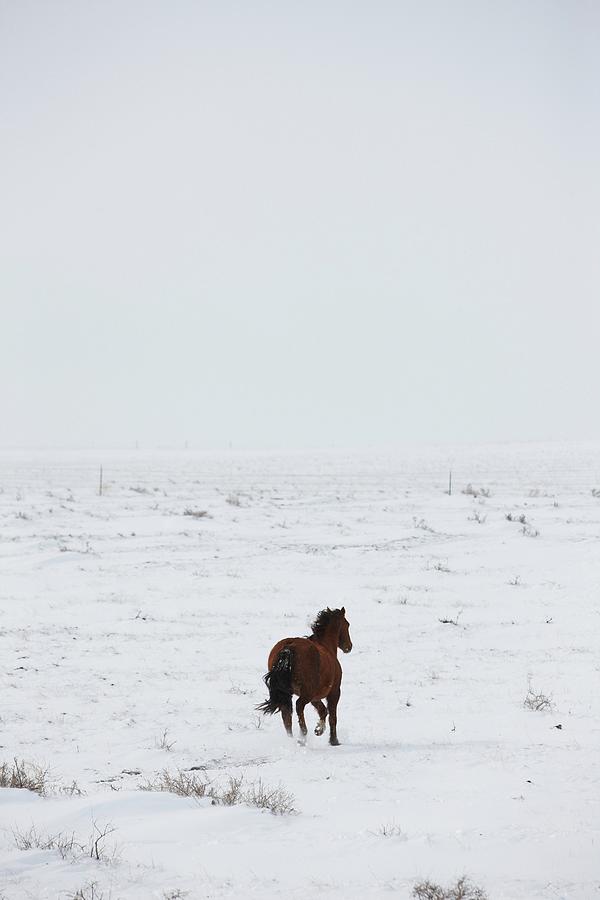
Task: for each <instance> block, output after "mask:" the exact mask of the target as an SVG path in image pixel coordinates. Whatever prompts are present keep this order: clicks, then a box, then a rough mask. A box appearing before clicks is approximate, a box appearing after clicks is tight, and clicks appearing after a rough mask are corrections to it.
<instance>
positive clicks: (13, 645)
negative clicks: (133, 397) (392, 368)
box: [0, 444, 600, 900]
mask: <svg viewBox="0 0 600 900" xmlns="http://www.w3.org/2000/svg"><path fill="white" fill-rule="evenodd" d="M100 464H102V466H103V469H104V493H103V495H102V496H99V495H98V480H99V468H100ZM450 465H451V466H452V469H453V482H454V483H453V487H454V489H453V493H452V496H449V495H448V494H447V492H446V491H447V480H448V469H449V467H450ZM468 484H471V485H472V486H473V492H474V493H463V489H464V488H466V486H467V485H468ZM481 489H484V493H483V494H482V493H479V491H480V490H481ZM595 489H600V445H592V444H586V445H565V444H555V445H551V444H530V445H503V446H502V445H497V446H480V447H455V448H452V449H449V448H447V447H444V448H440V447H437V448H436V447H426V448H422V447H421V448H412V449H410V450H407V449H403V450H400V451H397V452H392V451H388V452H385V453H383V452H381V453H376V452H372V453H367V452H363V453H343V452H340V451H331V452H321V453H312V454H311V453H297V454H294V453H289V454H266V453H264V454H258V453H254V454H251V453H236V452H229V453H223V454H220V455H218V454H208V453H195V452H191V451H190V452H184V451H181V452H166V451H164V452H152V453H151V452H144V451H139V452H133V451H132V452H130V453H114V452H112V453H109V452H104V453H82V452H78V453H74V452H58V451H56V452H50V451H49V452H44V453H42V452H37V453H33V452H31V453H25V452H20V453H17V452H8V451H5V452H3V453H1V454H0V491H1V493H0V510H1V518H0V573H1V581H0V591H1V606H0V648H1V654H0V659H1V660H2V670H1V671H2V704H1V706H0V745H1V749H0V763H1V762H2V761H4V762H6V763H7V764H8V765H9V767H10V765H12V761H13V758H14V757H17V758H18V759H19V760H25V761H26V762H27V763H29V764H37V765H40V766H43V767H47V768H48V769H49V773H50V774H49V776H48V779H49V782H50V784H49V788H48V791H47V796H45V797H40V796H38V795H37V794H35V793H32V792H30V791H27V790H19V789H15V788H4V789H2V790H0V897H1V898H2V900H21V898H33V900H49V898H52V900H72V898H78V900H91V898H94V900H109V898H110V900H120V898H127V900H129V898H131V900H148V898H158V900H163V898H177V897H188V898H204V897H216V898H220V897H239V898H242V897H250V896H251V897H257V898H270V897H274V898H275V897H277V898H278V897H286V898H303V900H304V898H307V897H308V898H310V897H316V896H319V897H327V898H364V897H376V898H379V897H381V898H383V897H389V896H398V897H400V898H406V900H408V898H410V897H411V893H412V890H413V886H414V884H415V883H416V882H419V881H423V880H424V879H426V878H429V879H431V880H432V881H434V882H436V883H439V884H442V885H448V884H450V883H453V882H455V881H456V879H457V878H458V877H459V876H461V875H462V874H463V873H466V874H467V875H469V876H470V878H471V879H472V881H473V883H474V884H477V885H479V886H481V887H482V888H483V889H485V891H486V893H487V896H488V897H489V898H490V900H500V898H504V900H521V898H522V900H535V898H552V900H555V898H562V900H567V898H568V900H593V898H594V897H598V898H600V752H599V751H600V604H599V597H598V590H599V585H600V551H599V543H598V539H599V536H600V491H599V494H598V496H596V495H595V494H594V493H593V491H594V490H595ZM488 492H489V496H486V495H485V494H486V493H488ZM474 494H477V496H474ZM186 510H187V511H188V513H189V512H190V511H191V512H196V513H200V512H202V511H206V512H207V513H208V515H206V516H198V515H196V516H194V515H190V514H187V515H186ZM508 515H510V519H509V518H507V516H508ZM521 517H523V521H519V519H520V518H521ZM511 519H512V520H511ZM342 604H345V606H346V610H347V616H348V619H349V621H350V631H351V636H352V640H353V642H354V650H353V652H352V653H351V654H350V655H348V656H343V655H341V662H342V666H343V669H344V681H343V684H342V698H341V702H340V706H339V719H338V733H339V737H340V740H341V746H340V747H330V746H329V744H328V743H327V737H326V736H324V737H321V738H318V737H316V736H315V735H314V734H313V728H314V725H315V724H316V714H315V713H314V710H312V709H311V708H310V707H309V708H307V721H308V724H309V737H308V742H307V744H306V746H301V745H299V744H298V743H297V741H296V740H295V739H294V740H292V741H290V740H289V739H287V738H286V735H285V733H284V730H283V727H282V724H281V719H280V717H277V718H272V719H262V718H261V717H259V716H257V714H256V713H255V711H254V707H255V705H256V704H257V703H259V702H260V701H262V700H263V699H264V698H265V696H266V694H265V688H264V685H263V683H262V681H261V677H262V675H263V674H264V672H265V668H266V658H267V654H268V651H269V649H270V647H271V646H272V644H273V643H274V642H275V641H276V640H278V639H279V638H281V637H285V636H288V635H302V634H306V633H307V632H308V630H309V625H310V621H311V620H312V618H313V617H314V616H315V614H316V613H317V612H318V611H319V610H320V609H321V608H323V607H326V606H328V605H329V606H331V607H337V606H341V605H342ZM444 619H445V620H450V621H446V622H443V621H441V620H444ZM530 687H531V689H532V691H533V692H534V693H537V694H543V695H544V697H545V698H547V699H548V701H549V702H550V703H551V705H550V706H549V707H547V708H546V709H542V710H535V709H530V708H527V706H525V705H524V701H525V699H526V697H527V695H528V690H529V688H530ZM529 696H530V697H531V694H530V695H529ZM295 725H296V723H295ZM559 726H560V727H559ZM296 733H297V725H296ZM192 767H195V769H194V771H193V772H190V770H191V769H192ZM165 770H166V771H168V772H169V773H171V774H173V775H176V774H177V773H178V772H179V771H183V772H185V773H186V774H187V775H193V776H195V777H196V779H202V780H204V781H205V782H207V783H210V785H211V786H212V788H213V790H215V791H221V790H223V789H224V788H225V787H226V786H228V785H229V784H230V782H229V779H230V778H231V777H233V778H234V779H236V778H237V779H239V777H240V776H243V782H242V785H243V789H244V790H247V789H250V788H251V786H252V785H254V787H255V789H256V788H257V785H258V783H259V781H260V782H262V785H263V787H265V786H266V788H269V789H270V788H278V787H281V788H282V789H283V791H287V792H289V793H290V794H292V795H293V804H292V805H293V807H294V812H293V813H291V814H290V813H285V814H283V815H275V814H273V813H271V812H270V811H269V810H268V809H260V808H257V807H256V806H253V805H251V804H247V803H241V804H235V805H232V806H226V805H223V804H221V803H217V804H215V803H213V802H211V800H210V799H207V798H204V799H200V800H198V799H193V798H186V797H180V796H176V795H175V794H172V793H169V792H159V791H141V790H140V786H143V785H147V783H148V782H149V781H150V782H153V781H154V782H155V781H156V779H157V777H158V776H159V775H160V773H161V772H163V771H165ZM73 781H75V782H76V785H77V787H78V789H79V791H81V792H82V793H81V794H79V792H78V791H77V790H74V789H73ZM69 786H71V790H69V789H68V788H69ZM32 826H34V827H35V835H37V838H36V837H35V835H34V836H33V837H32V834H31V832H30V829H31V828H32ZM107 826H109V827H110V828H111V829H114V830H112V831H111V832H110V833H109V834H107V835H106V837H104V838H103V839H101V840H100V842H99V856H100V859H99V860H97V859H94V858H91V857H90V849H91V847H92V844H91V842H90V838H91V836H92V835H93V834H95V835H96V836H98V833H99V831H100V832H101V831H104V830H105V829H106V828H107ZM95 829H96V830H95ZM27 835H29V837H30V839H31V840H30V842H31V843H32V846H31V847H30V849H19V846H17V845H18V844H20V845H21V846H22V845H23V839H24V838H27ZM57 835H60V836H62V837H61V839H60V840H62V842H63V843H64V840H65V839H66V838H68V837H71V838H73V840H74V844H73V847H72V848H71V849H70V850H69V849H63V852H62V853H61V852H59V850H57V849H44V844H45V843H46V844H47V842H48V839H49V838H50V837H55V838H56V836H57ZM36 843H37V844H38V845H40V846H36ZM80 848H83V849H80Z"/></svg>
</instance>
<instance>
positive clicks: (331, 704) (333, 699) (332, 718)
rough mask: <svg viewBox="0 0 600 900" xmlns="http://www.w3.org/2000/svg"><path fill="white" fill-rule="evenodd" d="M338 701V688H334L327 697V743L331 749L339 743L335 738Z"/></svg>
mask: <svg viewBox="0 0 600 900" xmlns="http://www.w3.org/2000/svg"><path fill="white" fill-rule="evenodd" d="M339 699H340V689H339V687H337V688H334V689H333V690H332V692H331V693H330V694H328V695H327V712H328V713H329V743H330V744H331V745H332V746H333V747H337V746H338V745H339V743H340V742H339V741H338V738H337V705H338V702H339Z"/></svg>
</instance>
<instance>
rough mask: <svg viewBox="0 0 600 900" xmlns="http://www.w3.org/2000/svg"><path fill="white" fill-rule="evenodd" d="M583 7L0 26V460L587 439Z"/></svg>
mask: <svg viewBox="0 0 600 900" xmlns="http://www.w3.org/2000/svg"><path fill="white" fill-rule="evenodd" d="M599 86H600V4H598V3H597V2H595V0H590V2H578V0H563V2H552V0H544V2H527V0H518V2H507V0H495V2H485V0H476V2H471V3H467V2H439V3H434V2H422V0H413V2H403V0H395V2H392V0H389V2H384V0H368V2H367V0H364V2H352V0H345V2H328V0H318V2H312V0H304V2H302V3H298V2H288V0H277V2H276V0H273V2H251V0H239V2H235V3H234V2H229V0H214V2H202V0H188V2H186V0H178V2H177V0H173V2H167V0H163V2H149V0H143V2H130V0H114V2H111V0H97V2H88V0H76V2H53V0H41V2H28V0H0V111H1V115H0V157H1V166H0V303H1V321H0V445H2V446H22V445H28V446H44V445H64V446H100V445H119V446H132V445H133V444H135V441H136V440H137V441H139V443H140V445H141V446H154V445H173V446H181V445H183V443H184V442H185V441H189V443H190V446H197V447H220V446H228V445H229V443H230V442H231V443H232V445H233V446H234V447H263V446H267V447H268V446H283V447H293V446H306V445H311V446H319V445H322V446H330V445H364V444H381V443H389V442H395V441H404V440H410V441H413V440H436V441H445V440H451V441H455V440H511V439H524V440H529V439H547V438H577V439H580V438H600V416H599V415H598V409H597V405H598V404H597V388H598V385H599V384H600V304H599V301H600V292H599V288H600V266H599V261H598V260H599V249H600V234H599V230H600V229H599V210H600V202H599V201H600V188H599V184H600V179H599V168H600V163H599V161H600V125H599V123H600V116H599V108H600V106H599V103H600V96H599Z"/></svg>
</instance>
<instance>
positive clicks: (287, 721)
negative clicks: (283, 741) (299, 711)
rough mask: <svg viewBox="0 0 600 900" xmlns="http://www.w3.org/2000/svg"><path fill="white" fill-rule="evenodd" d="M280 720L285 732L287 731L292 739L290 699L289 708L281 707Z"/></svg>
mask: <svg viewBox="0 0 600 900" xmlns="http://www.w3.org/2000/svg"><path fill="white" fill-rule="evenodd" d="M281 718H282V719H283V724H284V726H285V730H286V731H287V733H288V735H289V737H293V732H292V700H291V697H290V703H289V706H287V705H286V706H282V707H281Z"/></svg>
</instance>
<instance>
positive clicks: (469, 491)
mask: <svg viewBox="0 0 600 900" xmlns="http://www.w3.org/2000/svg"><path fill="white" fill-rule="evenodd" d="M462 492H463V494H466V495H467V496H468V497H486V498H487V497H491V496H492V494H491V491H490V490H489V488H484V487H481V488H475V487H473V485H472V484H470V483H469V484H468V485H467V486H466V488H463V490H462Z"/></svg>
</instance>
